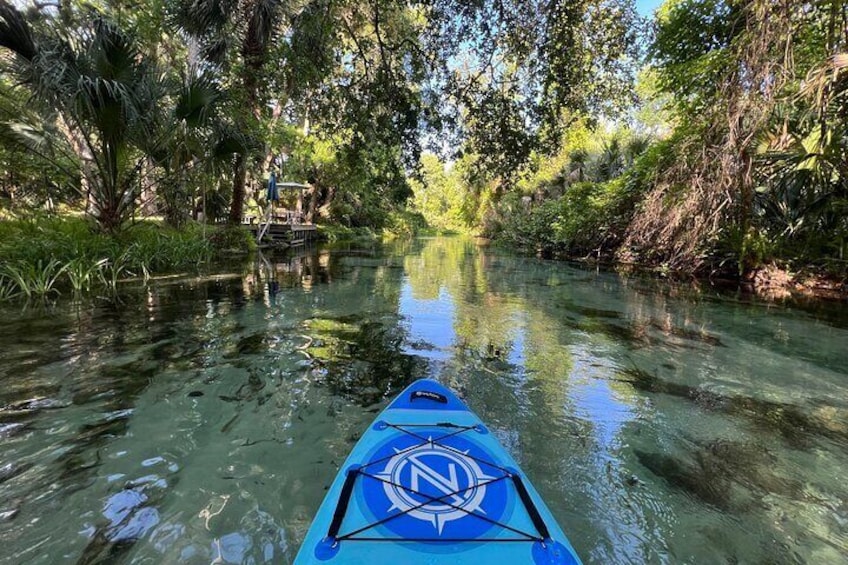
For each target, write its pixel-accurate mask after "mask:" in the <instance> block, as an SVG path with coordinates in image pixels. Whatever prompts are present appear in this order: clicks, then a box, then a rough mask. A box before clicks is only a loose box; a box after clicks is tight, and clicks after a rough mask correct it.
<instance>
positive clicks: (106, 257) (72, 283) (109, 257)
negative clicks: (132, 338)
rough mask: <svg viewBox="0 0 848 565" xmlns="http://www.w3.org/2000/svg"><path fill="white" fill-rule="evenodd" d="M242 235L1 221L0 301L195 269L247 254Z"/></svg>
mask: <svg viewBox="0 0 848 565" xmlns="http://www.w3.org/2000/svg"><path fill="white" fill-rule="evenodd" d="M251 242H252V239H251V238H250V237H249V234H247V233H246V232H244V231H243V230H241V229H233V228H227V229H221V228H215V227H208V226H207V227H204V226H202V225H199V224H189V225H187V226H186V227H185V228H184V229H181V230H175V229H172V228H168V227H166V226H163V225H162V224H160V223H158V222H152V221H148V222H140V223H138V224H135V225H132V226H129V227H127V228H126V229H124V230H122V231H121V232H119V233H118V234H116V235H109V234H105V233H102V232H99V231H97V230H95V229H94V227H93V226H92V225H91V224H90V222H88V221H86V220H85V219H83V218H78V217H56V216H53V217H48V216H42V217H34V218H27V219H11V220H3V221H0V299H14V298H38V297H46V296H49V295H54V294H58V293H63V292H69V291H70V292H85V291H89V290H91V289H93V288H102V287H105V288H112V289H114V287H115V286H116V285H117V283H118V281H120V280H122V279H126V278H131V277H144V278H147V277H149V276H151V275H153V274H157V273H171V272H176V271H181V270H187V269H198V268H200V267H201V266H202V265H204V264H207V263H209V262H210V261H212V260H214V259H215V258H216V257H217V256H220V255H222V254H225V253H228V252H240V253H241V252H246V251H249V250H250V247H251Z"/></svg>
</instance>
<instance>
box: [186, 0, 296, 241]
mask: <svg viewBox="0 0 848 565" xmlns="http://www.w3.org/2000/svg"><path fill="white" fill-rule="evenodd" d="M283 7H284V2H283V0H229V1H226V0H225V1H221V0H191V1H184V2H182V3H180V4H179V5H178V6H177V9H176V16H175V20H176V23H177V25H178V26H179V27H180V28H181V29H182V30H183V31H184V32H185V33H187V34H189V35H190V36H191V37H193V38H195V39H196V40H198V41H200V42H201V43H202V44H203V47H204V53H205V54H206V55H207V58H208V59H210V60H212V61H216V62H220V61H221V60H222V59H223V58H224V56H225V51H226V45H227V44H228V43H229V42H230V39H229V38H231V37H232V36H233V35H235V36H236V37H237V38H238V39H237V43H238V46H239V50H238V55H239V58H240V63H241V64H240V65H235V66H234V68H236V69H238V70H237V73H238V74H237V77H236V80H235V81H233V82H234V83H235V84H237V85H240V86H239V88H238V90H240V94H241V95H242V96H243V99H244V103H245V107H244V110H246V112H241V113H237V126H238V128H239V129H240V130H241V131H242V134H243V135H246V134H247V133H248V132H250V131H251V130H253V129H255V124H256V122H257V121H258V120H260V119H261V118H262V115H263V96H262V85H263V80H262V78H263V70H264V68H265V64H266V62H267V60H268V56H269V51H270V47H271V45H272V39H273V34H274V31H275V30H276V29H277V28H278V26H279V24H280V22H281V18H282V15H283ZM249 157H250V156H249V154H248V153H247V152H241V153H237V154H236V155H235V157H234V159H233V162H232V188H233V191H232V200H231V205H230V213H229V218H228V219H229V223H231V224H239V223H241V219H242V215H243V212H244V200H245V196H246V187H245V185H246V182H247V172H248V165H249Z"/></svg>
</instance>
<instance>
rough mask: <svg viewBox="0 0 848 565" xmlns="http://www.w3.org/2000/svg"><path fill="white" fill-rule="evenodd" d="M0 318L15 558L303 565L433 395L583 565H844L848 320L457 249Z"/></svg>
mask: <svg viewBox="0 0 848 565" xmlns="http://www.w3.org/2000/svg"><path fill="white" fill-rule="evenodd" d="M4 308H5V310H4V311H3V312H2V313H1V314H2V315H3V316H4V319H5V320H6V323H5V324H4V325H3V326H0V343H2V344H3V345H2V348H0V382H2V386H0V445H2V450H0V547H2V548H3V549H2V550H0V559H3V560H4V561H7V562H10V563H18V562H36V563H38V562H43V563H52V562H55V561H57V560H71V561H76V562H78V563H96V562H176V561H182V562H188V563H210V562H218V563H242V562H280V561H282V562H288V561H290V560H292V559H293V557H294V555H295V553H296V551H297V548H298V546H299V544H300V541H301V540H302V539H303V536H304V534H305V532H306V529H307V528H308V525H309V522H310V520H311V517H312V515H313V513H314V512H315V510H316V508H317V506H318V504H319V503H320V501H321V498H322V497H323V494H324V492H325V489H326V488H327V486H328V485H329V483H330V482H331V480H332V478H333V476H334V474H335V472H336V470H337V469H338V467H339V466H340V465H341V463H342V461H343V460H344V458H345V456H346V454H347V453H348V451H349V449H350V447H351V445H352V444H353V443H354V442H355V441H356V440H357V439H358V437H359V435H360V434H361V432H362V430H363V429H364V427H365V426H366V425H367V424H368V422H370V420H371V419H372V418H373V417H374V414H375V413H376V412H377V411H379V409H381V408H382V406H383V405H384V403H385V402H386V400H387V399H388V398H390V397H391V396H393V395H394V394H396V393H397V391H399V390H400V389H401V388H402V387H403V386H405V385H406V384H407V383H408V382H410V381H411V380H412V379H414V378H417V377H419V376H431V377H435V378H439V379H441V380H442V381H443V382H445V383H446V384H448V385H450V386H452V387H453V388H454V389H455V390H457V391H459V392H460V393H461V394H462V395H464V396H465V398H466V399H467V401H468V402H469V403H470V404H471V405H472V407H473V408H474V409H475V410H476V411H478V413H480V415H481V416H482V417H483V418H484V420H486V421H487V422H488V423H489V424H490V426H491V427H492V429H493V430H494V432H495V433H496V434H498V437H499V438H500V440H501V441H502V442H503V443H504V444H505V445H506V446H507V448H508V449H509V450H510V451H511V452H512V453H513V454H514V455H515V457H516V458H517V459H518V460H519V462H520V463H521V464H522V466H523V467H524V468H525V470H526V471H527V472H528V473H529V475H530V476H531V477H532V478H533V480H534V483H535V484H536V486H537V487H538V488H539V490H541V491H542V493H543V495H544V496H545V498H546V499H547V500H548V501H549V504H550V506H551V508H552V510H553V511H554V513H555V514H556V515H557V517H558V519H559V520H560V522H561V523H562V525H563V527H564V529H565V530H566V531H567V532H569V534H570V535H571V537H572V539H573V542H574V545H575V546H576V548H577V549H578V551H579V552H580V553H581V555H583V556H584V558H585V559H586V560H587V561H588V562H596V563H613V562H615V563H631V562H632V563H643V562H656V563H663V562H669V563H679V562H699V563H700V562H770V563H771V562H773V563H784V562H785V563H791V562H802V561H807V562H837V561H838V560H839V559H841V558H842V556H843V555H845V554H846V553H848V538H846V533H845V532H846V528H845V527H844V524H845V523H848V506H846V503H845V500H846V499H848V491H846V487H845V485H844V484H843V481H840V479H839V476H840V471H841V470H843V469H845V468H846V464H848V461H846V459H848V456H846V447H848V395H846V391H848V384H846V379H845V377H846V372H845V367H844V350H845V345H846V343H848V339H846V338H848V330H846V326H848V323H846V320H848V313H846V312H845V310H844V308H843V309H841V310H840V309H839V308H832V309H830V310H829V311H828V312H827V314H826V316H824V315H820V314H819V313H818V312H816V311H814V310H812V309H811V308H809V307H806V306H805V307H804V308H803V309H798V308H795V307H793V306H792V305H788V304H778V305H775V304H768V303H759V302H756V301H751V300H747V299H740V298H739V297H735V296H727V295H719V294H716V293H714V292H711V291H707V290H704V289H695V288H692V287H686V286H671V285H666V284H660V283H656V282H653V281H650V280H646V279H642V278H638V277H629V276H625V275H621V276H619V275H614V274H609V273H602V272H591V271H586V270H579V269H574V268H571V267H568V266H564V265H562V264H554V263H545V262H539V261H535V260H530V259H519V258H515V257H511V256H509V255H506V254H503V253H501V252H497V251H493V250H481V249H479V248H478V247H476V246H475V245H474V243H473V242H471V241H468V240H463V239H458V238H451V239H445V238H434V239H422V240H416V241H413V242H405V243H400V244H395V245H392V246H387V247H383V248H367V249H355V248H346V249H334V250H328V249H317V248H313V249H306V250H303V251H302V252H300V253H298V254H293V255H287V256H284V257H262V258H260V259H259V260H258V261H256V262H255V263H252V264H250V265H248V266H247V267H246V268H243V269H242V268H238V269H236V270H233V271H231V272H224V273H219V274H215V275H211V276H205V277H198V278H189V279H166V280H162V281H159V282H157V283H155V284H153V285H151V286H150V287H133V288H127V289H125V292H123V293H122V295H121V296H120V301H117V302H115V301H109V302H99V301H94V302H92V303H89V304H80V303H73V304H71V303H61V304H59V305H57V306H55V307H54V308H53V309H52V310H41V311H33V310H29V311H25V312H20V311H18V310H17V309H13V308H10V307H4Z"/></svg>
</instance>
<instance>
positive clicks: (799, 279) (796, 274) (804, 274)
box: [475, 236, 848, 301]
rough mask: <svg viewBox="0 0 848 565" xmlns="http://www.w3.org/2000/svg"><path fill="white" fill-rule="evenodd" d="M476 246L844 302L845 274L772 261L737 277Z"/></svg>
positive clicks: (847, 296) (776, 295)
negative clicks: (789, 265)
mask: <svg viewBox="0 0 848 565" xmlns="http://www.w3.org/2000/svg"><path fill="white" fill-rule="evenodd" d="M475 241H476V242H477V244H478V245H483V246H487V245H496V246H499V247H502V248H504V249H508V250H510V251H513V252H519V253H525V254H532V255H535V256H537V257H540V258H545V259H551V260H555V261H562V262H569V263H577V264H580V265H584V266H585V265H590V266H599V267H603V268H605V269H610V270H615V271H619V272H621V271H626V272H629V273H640V274H644V275H645V276H651V277H659V278H663V279H670V280H678V281H682V280H688V281H694V282H697V283H703V284H708V285H711V286H714V287H717V288H721V289H724V290H726V289H734V288H738V289H740V290H742V291H743V292H746V293H750V294H752V295H755V296H758V297H760V298H764V299H768V300H784V299H791V298H803V299H815V300H836V301H848V275H846V274H842V275H840V274H838V273H836V272H835V271H833V270H827V269H822V268H821V267H816V266H812V265H808V266H805V267H800V268H797V269H792V268H789V267H788V266H786V265H780V264H778V263H776V262H770V263H767V264H763V265H759V266H757V267H754V268H750V269H748V270H746V271H745V272H744V273H742V274H740V273H739V271H738V270H735V269H733V268H727V266H726V263H727V262H725V264H723V265H719V264H715V265H714V266H713V268H711V269H707V268H705V269H701V270H699V271H695V272H689V271H680V270H673V269H669V268H667V267H666V266H664V265H654V264H651V263H640V262H637V261H621V260H618V259H617V258H616V255H615V254H614V253H610V252H606V253H601V254H598V255H595V256H591V255H589V256H587V255H582V254H581V255H574V254H567V253H562V252H550V251H548V252H543V251H542V250H540V249H536V250H530V249H527V248H521V247H518V246H515V245H512V244H511V242H506V241H504V240H502V239H498V238H494V239H493V238H488V237H485V236H476V237H475Z"/></svg>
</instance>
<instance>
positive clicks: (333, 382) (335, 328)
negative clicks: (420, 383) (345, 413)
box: [306, 315, 427, 407]
mask: <svg viewBox="0 0 848 565" xmlns="http://www.w3.org/2000/svg"><path fill="white" fill-rule="evenodd" d="M306 327H307V329H308V330H309V333H310V335H311V336H313V341H312V343H311V344H310V345H309V347H308V348H307V349H306V352H307V353H308V354H309V355H310V356H311V358H312V362H313V366H314V367H315V368H316V369H318V370H319V371H320V373H321V375H322V382H323V383H324V385H325V386H326V387H327V389H328V390H329V391H330V392H331V393H332V394H334V395H339V396H342V397H344V398H348V399H351V400H353V401H355V402H356V403H357V404H358V405H360V406H363V407H368V406H371V405H373V404H376V403H379V402H382V401H384V400H386V399H387V398H391V397H392V396H394V395H395V394H397V392H399V391H400V390H401V389H402V388H403V387H405V386H406V385H408V384H409V383H410V382H412V381H413V380H415V379H416V378H418V377H420V376H421V375H424V374H426V368H427V365H426V362H425V361H424V360H422V359H421V358H420V357H417V356H413V355H409V354H406V353H404V351H403V349H404V343H405V340H406V335H405V332H404V331H403V330H402V329H401V328H400V325H399V320H398V319H397V318H395V317H393V318H388V319H385V317H384V318H383V319H372V318H369V317H367V316H365V317H362V316H359V315H354V316H343V317H341V318H336V319H329V318H314V319H312V320H308V321H307V322H306Z"/></svg>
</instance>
